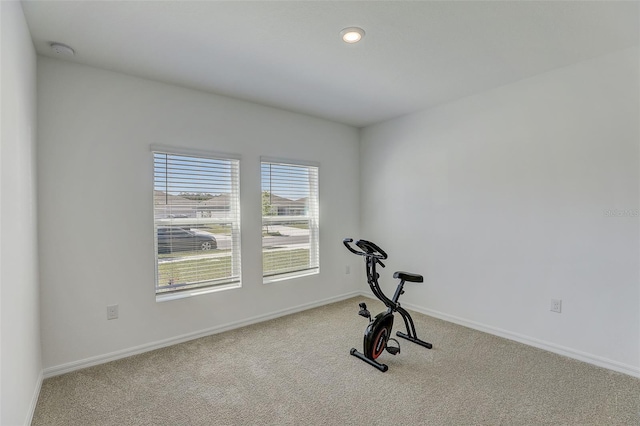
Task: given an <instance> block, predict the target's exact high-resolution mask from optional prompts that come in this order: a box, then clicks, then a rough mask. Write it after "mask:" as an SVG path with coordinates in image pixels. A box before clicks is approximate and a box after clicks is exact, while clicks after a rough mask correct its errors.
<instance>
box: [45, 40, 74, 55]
mask: <svg viewBox="0 0 640 426" xmlns="http://www.w3.org/2000/svg"><path fill="white" fill-rule="evenodd" d="M49 46H50V47H51V50H53V51H54V53H56V54H58V55H66V56H73V55H75V54H76V52H75V50H73V49H72V48H71V47H69V46H67V45H66V44H62V43H55V42H54V43H49Z"/></svg>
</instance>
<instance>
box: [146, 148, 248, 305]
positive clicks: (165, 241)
mask: <svg viewBox="0 0 640 426" xmlns="http://www.w3.org/2000/svg"><path fill="white" fill-rule="evenodd" d="M153 175H154V185H153V186H154V188H153V213H154V234H155V253H156V295H157V296H165V295H171V294H177V293H180V294H195V293H194V290H197V292H202V290H203V288H206V289H214V288H221V287H222V288H227V287H229V286H231V287H238V286H239V285H240V201H239V200H240V197H239V187H240V185H239V160H238V159H233V158H218V157H209V156H203V155H200V154H198V155H197V156H196V155H192V154H179V153H168V152H159V151H154V152H153Z"/></svg>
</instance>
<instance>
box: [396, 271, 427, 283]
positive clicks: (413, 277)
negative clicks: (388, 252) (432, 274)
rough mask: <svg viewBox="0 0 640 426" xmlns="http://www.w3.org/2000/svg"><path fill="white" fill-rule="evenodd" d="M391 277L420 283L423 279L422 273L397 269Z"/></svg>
mask: <svg viewBox="0 0 640 426" xmlns="http://www.w3.org/2000/svg"><path fill="white" fill-rule="evenodd" d="M393 278H400V279H401V280H404V281H409V282H412V283H421V282H423V281H424V279H423V278H422V275H418V274H412V273H410V272H403V271H397V272H396V273H394V274H393Z"/></svg>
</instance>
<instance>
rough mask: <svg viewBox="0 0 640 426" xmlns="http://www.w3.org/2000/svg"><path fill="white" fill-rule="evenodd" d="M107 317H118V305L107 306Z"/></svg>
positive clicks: (110, 318)
mask: <svg viewBox="0 0 640 426" xmlns="http://www.w3.org/2000/svg"><path fill="white" fill-rule="evenodd" d="M107 319H108V320H112V319H118V305H109V306H107Z"/></svg>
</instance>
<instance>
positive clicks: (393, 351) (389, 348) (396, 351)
mask: <svg viewBox="0 0 640 426" xmlns="http://www.w3.org/2000/svg"><path fill="white" fill-rule="evenodd" d="M389 342H396V345H398V346H387V347H385V349H386V350H387V352H389V353H390V354H391V355H397V354H399V353H400V342H398V341H397V340H396V339H389V340H388V341H387V343H389Z"/></svg>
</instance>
